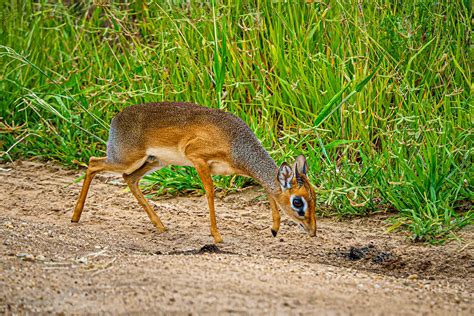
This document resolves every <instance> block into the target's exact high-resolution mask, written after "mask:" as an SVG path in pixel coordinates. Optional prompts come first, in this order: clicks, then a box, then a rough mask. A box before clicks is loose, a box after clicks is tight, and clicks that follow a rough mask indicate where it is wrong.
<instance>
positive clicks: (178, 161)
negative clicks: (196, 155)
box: [146, 147, 193, 166]
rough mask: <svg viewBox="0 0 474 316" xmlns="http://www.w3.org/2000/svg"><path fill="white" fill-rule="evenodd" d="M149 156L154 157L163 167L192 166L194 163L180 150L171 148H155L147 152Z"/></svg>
mask: <svg viewBox="0 0 474 316" xmlns="http://www.w3.org/2000/svg"><path fill="white" fill-rule="evenodd" d="M146 153H147V155H148V156H153V157H155V158H156V159H157V160H159V161H161V162H162V163H163V165H175V166H192V165H193V163H192V162H191V161H190V160H189V159H188V158H187V157H186V156H185V155H184V154H183V153H181V152H180V151H179V150H178V149H175V148H169V147H154V148H148V149H147V150H146Z"/></svg>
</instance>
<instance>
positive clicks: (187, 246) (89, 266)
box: [0, 162, 474, 315]
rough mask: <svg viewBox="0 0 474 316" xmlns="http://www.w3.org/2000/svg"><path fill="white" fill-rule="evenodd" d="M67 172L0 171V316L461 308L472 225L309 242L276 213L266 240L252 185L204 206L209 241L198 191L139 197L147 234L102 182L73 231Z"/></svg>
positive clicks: (466, 305) (362, 232) (329, 227)
mask: <svg viewBox="0 0 474 316" xmlns="http://www.w3.org/2000/svg"><path fill="white" fill-rule="evenodd" d="M78 175H80V172H77V171H70V170H64V169H61V168H59V167H57V166H56V165H54V164H40V163H38V162H15V163H12V164H3V165H0V203H1V205H0V236H1V243H0V314H7V315H8V314H24V313H55V314H56V313H60V314H62V313H64V314H71V313H81V314H82V313H107V314H117V313H127V314H143V313H154V314H156V313H158V314H170V313H171V314H185V313H186V314H318V315H341V314H342V315H347V314H351V315H362V314H364V315H366V314H383V315H388V314H390V315H392V314H395V315H396V314H400V315H402V314H403V315H407V314H416V315H420V314H424V315H448V314H451V315H473V314H474V303H473V286H474V282H473V275H474V274H473V272H474V259H473V247H474V245H473V240H474V238H473V237H474V230H473V228H472V226H470V227H467V228H466V229H464V230H463V231H461V232H459V237H460V238H462V240H461V241H453V242H450V243H449V244H447V245H445V246H438V247H434V246H429V245H421V244H413V243H411V242H410V241H408V240H407V238H406V236H404V235H401V234H396V233H391V234H388V233H387V232H386V229H387V224H386V222H385V219H386V218H387V215H383V216H382V215H378V216H372V217H368V218H361V219H351V220H344V221H336V220H335V219H332V218H323V219H318V235H317V237H316V238H310V237H308V236H307V235H306V234H305V233H304V232H303V231H302V230H301V229H300V227H299V226H297V225H294V224H292V223H291V222H289V221H288V220H286V219H285V217H284V215H283V218H282V219H283V221H282V227H281V230H280V234H279V235H278V236H277V237H276V238H274V237H272V235H271V232H270V225H271V211H270V206H269V204H268V202H267V200H266V199H265V198H264V195H263V192H262V191H261V189H260V188H258V187H254V188H248V189H246V190H243V191H242V192H239V193H235V194H229V195H227V196H225V197H222V198H218V199H217V203H216V207H217V220H218V226H219V229H220V232H221V235H222V237H223V238H224V243H223V244H219V245H218V246H217V247H216V246H214V245H213V244H212V237H211V236H210V233H209V223H208V211H207V202H206V198H205V197H179V198H167V199H160V200H155V201H152V203H153V205H154V207H155V210H156V211H157V213H158V214H159V215H160V216H161V219H162V221H163V222H164V223H165V225H166V226H167V227H168V229H169V230H168V231H167V232H165V233H163V234H157V233H156V231H155V230H154V227H153V226H152V224H151V222H150V221H149V219H148V217H147V216H146V213H145V212H144V211H143V210H142V209H141V207H140V206H139V205H138V203H137V202H136V201H135V200H134V198H133V196H132V195H131V193H130V192H128V191H127V189H126V186H125V185H124V184H123V182H122V181H121V179H120V178H119V177H116V176H113V175H99V176H97V178H96V179H95V180H94V182H93V183H92V186H91V190H90V193H89V198H88V200H87V202H86V206H85V210H84V213H83V215H82V219H81V221H80V222H79V223H78V224H72V223H71V222H70V217H71V215H72V210H73V207H74V204H75V202H76V198H77V197H78V194H79V190H80V187H81V183H74V182H73V181H74V180H75V179H77V177H78Z"/></svg>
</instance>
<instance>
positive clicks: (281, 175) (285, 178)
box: [278, 162, 293, 190]
mask: <svg viewBox="0 0 474 316" xmlns="http://www.w3.org/2000/svg"><path fill="white" fill-rule="evenodd" d="M292 179H293V171H291V168H290V166H288V164H287V163H286V162H284V163H282V164H281V166H280V169H278V181H279V182H280V185H281V188H282V190H286V189H289V188H291V180H292Z"/></svg>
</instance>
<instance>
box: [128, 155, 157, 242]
mask: <svg viewBox="0 0 474 316" xmlns="http://www.w3.org/2000/svg"><path fill="white" fill-rule="evenodd" d="M158 166H159V165H158V164H153V163H148V162H145V164H144V165H143V166H142V167H140V168H139V169H137V170H135V171H134V172H132V173H131V174H124V175H123V178H124V179H125V182H127V184H128V187H129V188H130V191H131V192H132V194H133V195H134V196H135V198H136V199H137V201H138V203H139V204H140V205H141V206H142V207H143V209H144V210H145V212H146V213H147V215H148V217H149V218H150V220H151V222H152V223H153V225H155V227H156V229H158V232H160V233H162V232H165V231H166V227H165V226H164V225H163V223H162V222H161V220H160V218H159V217H158V215H156V213H155V211H154V210H153V208H152V207H151V206H150V204H149V203H148V202H147V200H146V199H145V197H144V196H143V193H142V191H140V188H139V187H138V181H140V178H141V177H143V176H144V175H145V174H146V173H147V172H148V171H150V170H153V169H156V168H157V167H158Z"/></svg>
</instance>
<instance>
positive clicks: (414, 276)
mask: <svg viewBox="0 0 474 316" xmlns="http://www.w3.org/2000/svg"><path fill="white" fill-rule="evenodd" d="M407 279H408V280H416V279H418V274H410V275H409V276H408V278H407Z"/></svg>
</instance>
